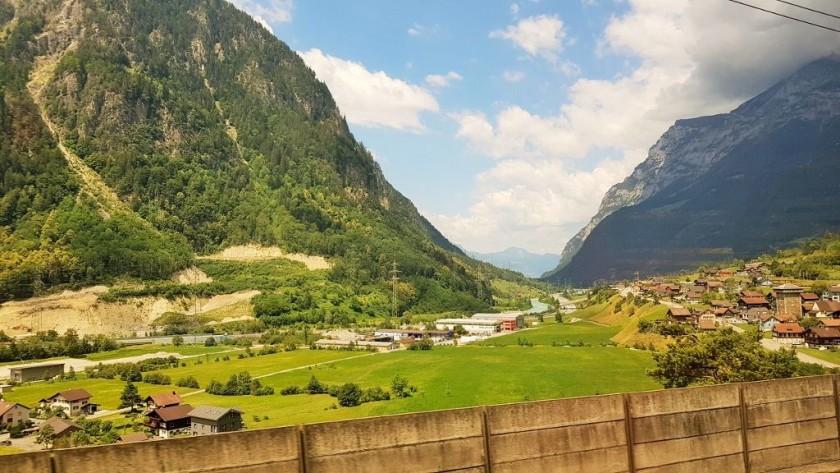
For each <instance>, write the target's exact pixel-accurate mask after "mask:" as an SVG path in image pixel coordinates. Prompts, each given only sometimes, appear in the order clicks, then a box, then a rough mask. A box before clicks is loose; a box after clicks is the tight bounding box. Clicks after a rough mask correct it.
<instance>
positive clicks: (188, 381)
mask: <svg viewBox="0 0 840 473" xmlns="http://www.w3.org/2000/svg"><path fill="white" fill-rule="evenodd" d="M175 385H176V386H178V387H182V388H195V389H199V388H200V386H199V385H198V380H197V379H195V377H193V376H187V377H186V378H181V379H179V380H178V382H177V383H176V384H175Z"/></svg>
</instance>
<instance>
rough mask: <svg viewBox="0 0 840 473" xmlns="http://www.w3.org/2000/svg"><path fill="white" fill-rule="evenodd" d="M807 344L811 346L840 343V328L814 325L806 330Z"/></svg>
mask: <svg viewBox="0 0 840 473" xmlns="http://www.w3.org/2000/svg"><path fill="white" fill-rule="evenodd" d="M805 344H806V345H808V346H809V347H811V348H819V347H827V346H834V345H838V344H840V328H836V327H814V328H812V329H810V330H808V331H806V332H805Z"/></svg>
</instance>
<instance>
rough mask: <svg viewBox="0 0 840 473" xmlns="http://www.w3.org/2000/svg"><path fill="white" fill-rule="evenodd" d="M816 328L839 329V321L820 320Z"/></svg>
mask: <svg viewBox="0 0 840 473" xmlns="http://www.w3.org/2000/svg"><path fill="white" fill-rule="evenodd" d="M816 326H817V327H833V328H838V329H840V319H822V320H820V321H819V322H817V325H816Z"/></svg>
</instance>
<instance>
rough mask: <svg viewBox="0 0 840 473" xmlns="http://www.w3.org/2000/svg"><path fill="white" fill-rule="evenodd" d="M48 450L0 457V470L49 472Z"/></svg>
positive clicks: (16, 472) (34, 472) (32, 472)
mask: <svg viewBox="0 0 840 473" xmlns="http://www.w3.org/2000/svg"><path fill="white" fill-rule="evenodd" d="M51 468H52V466H51V465H50V452H35V453H19V454H17V455H3V456H2V457H0V470H2V471H4V472H6V471H8V472H14V473H45V472H49V471H50V469H51Z"/></svg>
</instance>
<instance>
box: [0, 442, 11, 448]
mask: <svg viewBox="0 0 840 473" xmlns="http://www.w3.org/2000/svg"><path fill="white" fill-rule="evenodd" d="M11 446H12V441H11V440H2V441H0V447H11Z"/></svg>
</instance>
